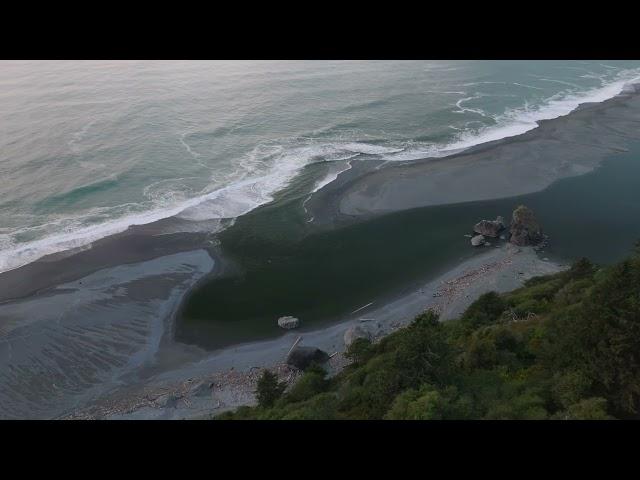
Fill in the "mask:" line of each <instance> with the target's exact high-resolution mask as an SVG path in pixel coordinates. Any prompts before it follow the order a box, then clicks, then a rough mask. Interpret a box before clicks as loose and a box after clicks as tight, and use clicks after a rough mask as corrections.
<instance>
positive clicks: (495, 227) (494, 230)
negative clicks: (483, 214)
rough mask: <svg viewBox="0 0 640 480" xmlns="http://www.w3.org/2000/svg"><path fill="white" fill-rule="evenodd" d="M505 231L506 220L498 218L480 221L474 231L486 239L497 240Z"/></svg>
mask: <svg viewBox="0 0 640 480" xmlns="http://www.w3.org/2000/svg"><path fill="white" fill-rule="evenodd" d="M502 230H504V219H503V218H502V217H500V216H498V217H497V218H496V219H495V220H480V221H479V222H478V223H476V224H475V225H474V226H473V231H474V232H475V233H478V234H480V235H483V236H485V237H493V238H496V237H497V236H498V235H499V234H500V232H501V231H502Z"/></svg>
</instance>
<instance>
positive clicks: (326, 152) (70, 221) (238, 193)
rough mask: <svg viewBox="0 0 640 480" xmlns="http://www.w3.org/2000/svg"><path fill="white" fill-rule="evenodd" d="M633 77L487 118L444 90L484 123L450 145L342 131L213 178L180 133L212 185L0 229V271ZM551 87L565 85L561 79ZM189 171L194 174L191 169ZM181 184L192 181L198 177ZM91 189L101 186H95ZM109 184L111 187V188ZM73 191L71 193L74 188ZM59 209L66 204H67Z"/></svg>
mask: <svg viewBox="0 0 640 480" xmlns="http://www.w3.org/2000/svg"><path fill="white" fill-rule="evenodd" d="M639 72H640V70H639V69H623V70H621V71H620V72H619V73H618V74H617V75H616V76H615V77H614V78H613V79H609V80H608V81H606V82H603V83H602V85H601V86H599V87H597V88H589V89H585V90H583V91H575V89H573V90H563V91H560V92H557V93H555V94H554V95H552V96H550V97H548V98H546V99H545V100H544V101H542V102H539V103H537V104H529V103H528V102H527V101H525V102H524V104H522V105H520V106H518V107H514V108H507V109H505V110H504V111H502V113H499V114H491V113H488V112H487V111H486V110H485V109H483V108H481V107H476V106H473V107H471V106H469V104H470V103H471V102H472V101H474V100H477V99H481V98H482V97H483V94H481V93H475V94H474V93H473V92H469V93H468V92H467V91H466V90H465V91H462V90H455V91H449V90H446V91H444V92H442V93H446V94H448V95H449V94H457V95H463V98H461V99H459V100H457V101H456V102H455V104H454V105H453V106H452V109H451V114H453V115H456V114H460V115H477V116H480V117H482V118H483V119H484V121H485V122H488V123H490V124H489V125H487V124H485V125H483V126H482V127H480V128H475V129H469V128H467V129H464V128H462V129H461V128H460V127H455V126H452V128H453V129H454V130H455V131H456V132H457V133H456V135H455V136H454V137H453V139H452V140H449V141H446V142H444V143H439V142H420V141H414V140H406V139H396V138H389V139H385V138H383V137H382V136H380V135H378V136H376V137H374V138H371V140H365V139H364V138H363V136H362V135H360V134H358V133H357V132H356V134H355V135H353V136H352V138H351V139H349V134H348V132H347V133H343V134H341V137H342V138H343V139H344V140H340V141H335V140H327V139H324V138H322V136H320V137H318V138H309V137H299V136H298V137H290V138H284V139H280V140H277V139H276V140H269V141H266V142H258V145H257V146H256V147H254V148H253V149H251V150H249V152H248V153H246V154H244V155H242V156H241V157H239V158H238V160H237V161H235V162H232V163H233V165H234V169H232V170H230V171H225V172H222V171H221V172H218V171H217V170H216V168H215V165H214V166H211V165H208V164H206V163H205V161H206V156H207V153H206V149H205V148H203V147H201V146H195V145H192V144H191V143H188V142H187V134H186V133H182V134H180V135H179V137H178V143H179V147H180V148H182V149H183V151H184V152H186V153H187V154H188V155H189V156H190V157H191V158H192V159H193V160H195V162H196V163H197V165H196V167H197V168H200V170H199V172H202V171H205V169H206V171H208V172H209V173H208V174H211V175H212V176H211V180H212V181H211V182H210V183H209V184H208V185H207V186H206V187H205V188H202V189H200V190H194V189H193V187H191V186H189V185H185V184H184V182H186V180H185V179H184V178H180V177H177V178H170V179H166V180H157V181H154V182H153V183H151V184H148V185H146V186H145V187H144V189H143V191H144V195H145V197H146V200H145V201H144V202H138V203H136V202H130V203H122V204H118V205H114V206H107V207H99V208H97V207H96V208H93V209H88V210H85V211H79V212H77V213H74V214H70V215H65V214H58V215H56V216H55V217H54V218H52V219H51V220H50V222H48V223H45V224H42V225H38V226H35V227H34V226H26V227H24V228H11V229H10V228H3V229H1V230H0V273H1V272H5V271H8V270H12V269H15V268H19V267H21V266H23V265H26V264H28V263H31V262H33V261H36V260H38V259H41V258H42V257H44V256H46V255H50V254H54V253H59V252H63V251H67V250H73V249H78V248H87V247H89V246H90V245H91V243H92V242H95V241H97V240H99V239H101V238H104V237H107V236H110V235H114V234H117V233H121V232H124V231H126V230H127V229H128V228H129V227H131V226H135V225H144V224H148V223H152V222H156V221H158V220H161V219H164V218H168V217H178V218H180V219H182V220H188V221H194V222H196V221H203V220H212V219H233V218H237V217H239V216H242V215H245V214H246V213H248V212H250V211H252V210H254V209H256V208H258V207H259V206H261V205H264V204H266V203H269V202H271V201H273V199H274V195H275V194H276V193H277V192H279V191H281V190H282V189H283V188H285V187H286V186H287V185H289V184H290V183H291V182H292V181H294V180H295V178H296V177H297V176H298V175H299V174H300V173H301V171H302V170H303V169H304V168H305V167H307V166H309V165H312V164H315V163H321V162H335V166H332V167H331V168H329V169H328V170H327V172H326V174H325V176H324V177H322V178H318V179H317V180H316V181H315V182H314V183H313V186H312V188H311V190H310V191H309V194H310V195H312V194H313V193H314V192H317V191H318V190H320V189H322V188H324V187H325V186H326V185H328V184H330V183H331V182H333V181H334V180H335V179H336V178H337V177H338V176H339V175H340V174H341V173H342V172H344V171H346V170H348V169H349V168H350V166H351V162H352V161H354V160H361V161H366V160H376V161H380V160H382V161H389V162H402V161H415V160H421V159H428V158H442V157H446V156H449V155H453V154H456V153H459V152H462V151H464V150H466V149H468V148H471V147H474V146H477V145H481V144H483V143H487V142H492V141H496V140H501V139H504V138H509V137H513V136H517V135H521V134H523V133H525V132H528V131H530V130H532V129H535V128H536V127H537V126H538V122H540V121H542V120H550V119H554V118H558V117H561V116H564V115H567V114H569V113H571V112H572V111H574V110H575V109H576V108H577V107H578V106H579V105H581V104H584V103H594V102H603V101H605V100H607V99H610V98H612V97H615V96H616V95H618V94H620V93H624V92H625V91H626V90H625V89H627V90H628V89H629V88H630V87H629V85H632V84H633V83H634V82H637V81H638V79H639V78H640V77H639V76H638V74H639ZM544 80H547V79H545V78H542V79H541V80H540V81H544ZM551 80H554V79H551ZM558 82H559V83H560V84H566V83H570V84H571V82H565V81H564V80H558ZM478 83H482V82H478ZM484 83H494V84H499V83H501V82H484ZM504 83H509V82H504ZM510 84H511V85H515V86H519V87H528V88H521V89H523V90H527V89H528V90H535V91H537V90H542V88H541V87H537V86H532V85H526V84H523V83H520V82H510ZM465 85H466V86H469V85H471V83H469V84H463V88H466V87H465ZM571 85H574V84H571ZM571 85H570V86H571ZM563 86H566V85H563ZM456 87H457V86H456ZM572 88H573V87H572ZM511 96H514V95H513V94H511ZM449 97H450V95H449ZM379 103H381V104H382V103H384V102H379ZM345 111H348V109H345ZM473 122H474V120H473V117H472V116H470V117H469V118H468V123H473ZM89 127H91V128H93V129H95V128H98V126H97V125H95V121H91V122H90V123H87V124H85V126H83V127H82V129H81V130H80V133H78V131H76V133H75V134H73V136H72V140H71V144H72V145H73V146H74V148H75V144H76V143H77V142H78V141H79V140H80V139H81V138H82V137H83V136H84V135H85V133H86V132H87V130H88V129H89ZM239 129H240V127H234V130H239ZM369 136H371V135H369ZM201 167H204V168H201ZM187 173H189V172H187ZM194 173H195V174H198V171H194ZM123 176H124V175H123ZM110 178H111V177H110ZM185 178H187V179H188V178H197V175H195V176H193V177H185ZM110 182H111V180H110ZM96 184H101V183H100V180H98V181H97V183H96ZM109 185H110V187H114V186H115V185H113V184H112V183H110V184H109ZM81 188H82V187H81ZM72 191H74V192H77V191H78V188H75V189H73V190H72ZM51 198H54V197H50V199H51ZM56 198H58V201H61V200H59V199H60V198H64V197H63V196H61V195H58V196H57V197H56ZM50 199H49V200H50ZM49 203H51V201H50V202H49ZM65 205H71V206H72V205H73V204H72V203H71V202H67V203H66V204H65ZM36 233H37V234H38V235H42V236H41V237H40V238H34V239H29V237H30V236H36V237H37V235H36ZM25 238H26V240H24V239H25Z"/></svg>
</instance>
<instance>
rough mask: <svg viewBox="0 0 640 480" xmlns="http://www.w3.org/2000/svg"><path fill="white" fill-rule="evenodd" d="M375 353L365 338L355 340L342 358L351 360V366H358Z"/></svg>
mask: <svg viewBox="0 0 640 480" xmlns="http://www.w3.org/2000/svg"><path fill="white" fill-rule="evenodd" d="M374 353H375V350H374V348H373V346H372V345H371V341H370V340H368V339H366V338H356V339H355V340H354V341H353V343H351V345H349V348H347V351H346V352H345V353H344V356H345V357H346V358H347V359H349V360H351V362H352V364H353V365H360V364H363V363H366V362H367V361H368V360H369V359H370V358H371V357H372V356H373V355H374Z"/></svg>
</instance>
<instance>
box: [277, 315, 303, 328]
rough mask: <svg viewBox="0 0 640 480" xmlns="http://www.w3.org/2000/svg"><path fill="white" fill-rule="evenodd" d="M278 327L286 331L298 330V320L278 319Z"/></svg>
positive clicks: (290, 318)
mask: <svg viewBox="0 0 640 480" xmlns="http://www.w3.org/2000/svg"><path fill="white" fill-rule="evenodd" d="M278 326H279V327H280V328H286V329H291V328H298V327H299V326H300V320H298V319H297V318H296V317H280V318H279V319H278Z"/></svg>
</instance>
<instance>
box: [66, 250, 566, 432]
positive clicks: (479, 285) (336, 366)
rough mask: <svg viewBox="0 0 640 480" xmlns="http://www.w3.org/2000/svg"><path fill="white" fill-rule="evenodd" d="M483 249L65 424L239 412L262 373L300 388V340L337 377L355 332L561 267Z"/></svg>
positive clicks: (446, 308)
mask: <svg viewBox="0 0 640 480" xmlns="http://www.w3.org/2000/svg"><path fill="white" fill-rule="evenodd" d="M484 250H485V251H483V252H482V253H480V254H478V255H477V256H475V257H474V258H472V259H470V260H468V261H466V262H464V263H462V264H460V265H458V266H457V267H455V268H453V269H452V270H450V271H448V272H447V273H445V274H444V275H442V276H440V277H438V278H437V279H435V280H433V281H431V282H429V283H427V284H425V285H422V286H421V287H420V288H418V289H416V290H415V291H413V292H411V293H409V294H407V295H404V296H402V297H400V298H394V299H389V300H387V301H384V302H381V301H380V300H376V299H373V300H374V301H373V302H372V303H371V304H370V305H369V306H367V307H366V308H363V309H362V310H359V311H358V312H356V314H352V315H350V316H349V317H347V318H345V319H344V320H343V321H340V322H338V323H337V324H335V325H332V326H330V327H328V328H323V329H320V330H312V331H305V330H304V328H302V329H300V330H294V331H291V332H288V333H286V334H285V335H283V336H282V337H280V338H278V339H275V340H269V341H264V342H254V343H249V344H245V345H238V346H235V347H232V348H227V349H222V350H220V351H217V352H213V353H212V354H211V355H209V356H208V357H207V358H205V359H203V360H200V361H198V362H196V363H192V364H188V365H185V366H184V367H182V368H180V369H177V370H174V371H167V372H164V373H162V374H159V375H157V376H155V377H153V378H150V379H149V380H148V381H147V382H146V383H145V385H144V387H142V388H131V389H121V390H119V391H117V392H115V393H113V394H112V395H108V396H106V397H104V398H103V399H101V400H100V401H98V402H96V403H95V404H93V405H92V406H90V407H88V408H84V409H79V410H78V411H75V412H73V413H70V414H67V415H64V416H62V417H61V418H68V419H74V418H84V419H193V418H208V417H210V416H212V415H215V414H219V413H222V412H224V411H226V410H229V409H233V408H236V407H238V406H241V405H252V404H254V403H255V398H254V393H253V392H254V390H255V385H256V382H257V379H258V378H259V376H260V374H261V370H262V369H264V368H269V369H272V370H274V371H275V372H276V373H277V374H278V376H279V378H280V379H281V380H283V381H285V382H287V383H288V384H292V383H293V382H294V381H295V379H296V378H297V376H298V375H299V372H297V371H296V370H295V369H292V368H290V367H288V366H287V365H286V364H285V363H284V359H285V357H286V354H287V352H288V351H289V349H290V348H291V346H292V345H293V344H294V343H295V341H296V340H297V339H298V338H301V340H300V344H301V345H310V346H317V347H319V348H321V349H324V350H325V351H327V352H329V353H330V354H335V355H334V356H333V357H332V358H331V359H330V360H329V362H328V368H329V370H330V372H331V373H336V372H337V371H339V370H340V369H341V368H342V367H343V366H344V365H345V359H344V357H343V356H342V353H343V352H344V349H345V346H344V340H343V336H344V333H345V331H346V330H347V329H348V328H349V327H351V326H353V325H356V324H360V325H363V326H364V327H365V328H367V329H368V330H369V331H370V332H371V333H372V335H373V338H374V339H375V340H377V339H380V338H382V337H383V336H384V335H387V334H389V333H390V332H393V331H394V330H396V329H398V328H401V327H403V326H405V325H407V324H408V323H409V322H410V321H411V320H412V319H413V318H414V317H415V316H416V315H418V314H419V313H421V312H423V311H425V310H427V309H433V310H434V311H437V312H438V313H439V314H440V316H441V319H442V320H443V321H446V320H447V319H451V318H456V317H457V316H458V315H460V313H461V312H463V311H464V310H465V309H466V307H467V306H468V305H469V304H470V303H471V302H473V301H474V300H475V299H476V298H478V296H480V295H481V294H483V293H486V292H488V291H498V292H503V291H509V290H513V289H515V288H518V287H519V286H521V285H522V283H523V282H524V281H525V280H526V279H528V278H531V277H534V276H538V275H546V274H550V273H555V272H558V271H560V270H562V269H563V268H564V267H563V266H561V265H558V264H556V263H553V262H550V261H548V260H543V259H541V258H540V256H539V254H538V253H536V252H535V251H534V250H533V249H532V248H531V247H515V246H512V245H510V244H503V245H502V246H499V247H497V248H496V247H484Z"/></svg>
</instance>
